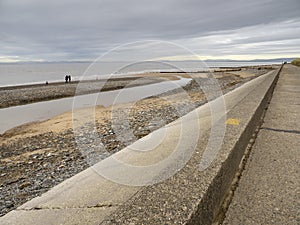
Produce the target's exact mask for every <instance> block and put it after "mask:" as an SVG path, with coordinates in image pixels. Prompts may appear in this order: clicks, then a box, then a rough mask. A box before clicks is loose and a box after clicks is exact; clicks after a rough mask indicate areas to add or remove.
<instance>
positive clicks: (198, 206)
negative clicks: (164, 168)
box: [101, 66, 282, 225]
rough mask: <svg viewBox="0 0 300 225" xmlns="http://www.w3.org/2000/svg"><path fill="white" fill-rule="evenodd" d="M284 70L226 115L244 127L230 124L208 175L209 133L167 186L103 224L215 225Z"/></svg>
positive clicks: (144, 194)
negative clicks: (204, 163)
mask: <svg viewBox="0 0 300 225" xmlns="http://www.w3.org/2000/svg"><path fill="white" fill-rule="evenodd" d="M281 68H282V66H281V67H280V68H279V69H278V71H276V73H274V74H273V75H272V76H269V77H268V79H266V80H264V81H262V82H261V83H260V84H259V85H258V86H257V87H256V88H254V89H253V90H252V91H251V92H250V93H249V94H248V95H247V96H246V97H245V98H243V99H242V100H241V101H239V103H238V104H237V105H235V106H234V107H233V108H232V109H231V110H230V111H229V112H228V113H227V118H228V119H233V120H239V121H240V124H239V125H235V124H228V125H227V128H226V133H225V137H224V140H223V145H222V148H221V149H220V151H219V153H218V157H217V158H216V159H215V160H214V162H213V163H212V164H211V165H210V166H209V167H208V168H207V169H206V170H204V171H201V170H200V169H199V162H200V161H201V160H202V156H203V152H204V151H205V149H206V146H205V145H206V144H207V142H208V139H209V136H210V132H209V131H208V132H205V134H204V135H203V136H202V137H201V139H200V140H199V142H198V145H197V147H196V150H195V154H194V155H193V157H192V158H191V160H190V161H189V162H188V163H187V165H186V166H185V167H184V168H183V169H182V170H181V171H179V172H178V173H177V174H176V175H175V176H173V177H171V178H170V179H168V180H166V181H164V182H162V183H158V184H155V185H152V186H148V187H145V188H143V189H142V190H140V191H139V192H138V193H137V194H136V195H134V196H133V197H132V198H131V199H129V200H128V201H127V202H125V203H124V204H123V205H122V206H121V207H119V208H118V210H117V211H115V212H114V213H113V214H111V215H109V216H108V217H107V219H106V220H105V221H103V222H102V223H101V224H193V225H194V224H201V225H203V224H212V223H213V221H214V219H215V217H216V216H217V215H218V212H219V209H220V205H221V204H222V202H223V200H224V197H225V195H226V193H227V192H228V190H229V188H230V186H231V183H232V180H233V178H234V176H235V173H236V171H237V169H238V167H239V164H240V162H241V159H242V156H243V155H244V152H245V150H246V147H247V145H248V143H249V140H250V139H251V138H252V134H253V133H254V131H255V130H256V129H257V127H258V126H259V124H260V123H261V119H262V115H263V112H264V110H265V108H266V107H267V104H268V102H269V100H270V98H271V97H272V92H273V90H274V87H275V85H276V82H277V80H278V76H279V73H280V71H281ZM229 100H230V99H229ZM220 121H222V120H220ZM227 121H228V120H227ZM216 126H217V124H216Z"/></svg>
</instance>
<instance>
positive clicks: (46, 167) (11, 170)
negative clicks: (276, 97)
mask: <svg viewBox="0 0 300 225" xmlns="http://www.w3.org/2000/svg"><path fill="white" fill-rule="evenodd" d="M269 70H270V68H267V69H264V68H261V69H258V67H256V68H255V67H253V68H248V69H242V70H239V71H237V70H236V71H229V72H224V71H220V72H216V73H215V74H214V75H215V76H216V78H217V79H218V81H219V84H220V87H221V89H222V90H223V92H224V93H226V92H228V91H230V90H232V89H234V88H236V87H237V86H239V85H241V84H243V83H245V82H247V81H249V80H251V79H253V78H255V77H257V76H260V75H262V74H264V73H266V72H268V71H269ZM169 75H170V74H169ZM157 76H158V75H157V74H155V75H154V76H150V80H152V81H153V79H154V80H156V79H157ZM175 77H176V76H175ZM172 79H175V78H174V77H173V78H172ZM205 81H206V78H204V77H203V73H199V74H195V76H194V80H193V81H192V82H191V83H189V84H188V85H186V86H185V87H184V88H183V89H175V90H172V91H168V92H166V93H163V94H159V95H157V96H153V97H148V98H145V99H142V100H139V101H136V102H134V103H133V104H132V103H124V104H118V105H113V106H109V107H104V106H97V107H96V108H95V120H94V121H84V120H83V121H81V122H82V123H79V124H77V125H78V129H76V132H75V133H76V135H74V129H73V125H74V123H73V120H72V116H73V115H72V112H66V113H63V114H61V115H58V116H56V117H54V118H51V119H49V120H47V121H43V122H33V123H30V124H26V125H23V126H20V127H16V128H13V129H11V130H9V131H7V132H6V133H4V134H3V135H0V171H1V173H0V193H1V194H0V215H4V214H6V213H7V212H9V211H11V210H13V209H15V208H16V207H18V206H19V205H21V204H22V203H24V202H26V201H28V200H30V199H32V198H34V197H36V196H38V195H41V194H42V193H44V192H46V191H47V190H49V189H50V188H51V187H53V186H55V185H56V184H58V183H60V182H62V181H63V180H65V179H67V178H69V177H71V176H73V175H75V174H76V173H78V172H80V171H82V170H84V169H86V168H87V167H89V166H90V164H91V163H93V162H89V163H88V162H87V161H86V159H87V158H93V159H94V162H96V161H97V160H100V159H101V158H105V157H107V156H108V155H110V154H112V153H114V152H117V151H119V150H121V149H122V148H124V147H125V146H127V145H129V144H131V143H133V142H134V141H136V140H137V139H139V138H141V137H144V136H145V135H147V134H149V133H150V132H152V131H153V130H156V129H158V128H160V127H162V126H163V125H164V124H167V123H170V122H172V121H173V120H175V119H177V118H179V117H180V116H182V115H184V114H186V113H187V112H189V111H191V110H193V109H194V108H196V107H198V106H200V105H202V104H204V103H205V102H206V98H205V95H204V93H203V92H202V91H201V88H200V87H199V85H198V82H202V83H203V82H205ZM60 85H62V86H65V84H60ZM112 85H113V83H112ZM115 85H116V86H118V85H117V82H116V83H115ZM58 86H59V85H56V86H55V85H54V88H56V87H58ZM59 88H61V87H59ZM39 89H41V88H40V87H39ZM62 89H64V88H61V90H62ZM15 90H17V91H16V92H14V93H17V92H22V91H21V90H20V89H18V88H16V89H15ZM30 90H33V91H32V92H30ZM28 93H29V94H28V96H29V97H28V99H34V95H35V90H34V88H29V89H28ZM57 93H59V91H58V92H57ZM3 95H4V96H5V97H7V98H10V99H8V100H6V102H14V103H15V104H16V102H15V100H11V99H16V96H14V94H3ZM3 95H2V96H3ZM179 109H180V110H179ZM88 112H89V109H88V108H84V109H78V110H77V111H76V113H77V115H79V116H80V115H83V116H84V115H86V113H88ZM124 112H127V114H126V113H124ZM79 122H80V121H79ZM124 122H126V123H127V124H128V125H129V128H130V129H128V127H126V126H124V127H123V128H122V126H121V128H119V130H116V129H115V125H116V124H121V125H122V124H124ZM91 128H95V129H96V132H97V133H98V135H99V137H100V139H101V142H102V144H101V146H102V150H101V152H99V148H97V151H96V150H95V151H93V149H96V148H95V147H97V145H99V143H97V144H96V143H95V142H93V137H92V136H91V134H90V132H89V131H90V129H91ZM120 129H121V130H120ZM122 129H123V130H122ZM122 131H123V133H122ZM128 134H131V135H128ZM121 135H125V136H124V137H123V138H122V137H121ZM78 140H79V141H84V143H85V146H86V149H88V150H89V151H87V152H86V151H84V149H79V148H78V145H77V141H78ZM86 154H89V155H86Z"/></svg>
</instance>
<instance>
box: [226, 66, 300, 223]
mask: <svg viewBox="0 0 300 225" xmlns="http://www.w3.org/2000/svg"><path fill="white" fill-rule="evenodd" d="M299 174H300V67H295V66H292V65H285V66H284V67H283V69H282V71H281V73H280V76H279V80H278V83H277V85H276V87H275V90H274V93H273V97H272V100H271V102H270V105H269V107H268V110H267V112H266V115H265V119H264V123H263V125H262V127H261V129H260V131H259V133H258V136H257V139H256V141H255V144H254V146H253V148H252V151H251V153H250V157H249V159H248V162H247V164H246V169H245V171H244V172H243V173H242V176H241V179H240V181H239V186H238V188H237V189H236V191H235V193H234V197H233V200H232V202H231V205H230V207H229V210H228V211H227V215H226V219H225V221H224V223H223V224H230V225H237V224H243V225H246V224H278V225H279V224H295V225H296V224H300V216H299V215H300V176H299Z"/></svg>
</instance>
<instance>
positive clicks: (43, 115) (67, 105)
mask: <svg viewBox="0 0 300 225" xmlns="http://www.w3.org/2000/svg"><path fill="white" fill-rule="evenodd" d="M190 80H191V79H188V78H181V79H180V80H175V81H163V82H160V83H155V84H149V85H144V86H137V87H131V88H124V89H119V90H114V91H106V92H100V93H96V94H88V95H79V96H75V97H69V98H62V99H57V100H51V101H44V102H37V103H32V104H27V105H21V106H14V107H9V108H3V109H0V118H1V119H0V133H1V134H2V133H4V132H5V131H7V130H9V129H11V128H14V127H16V126H19V125H22V124H25V123H29V122H33V121H43V120H47V119H50V118H52V117H54V116H57V115H59V114H62V113H64V112H67V111H71V110H74V109H79V108H84V107H90V106H95V105H103V106H105V107H107V106H110V105H115V104H119V103H128V102H134V101H138V100H141V99H143V98H147V97H150V96H153V95H158V94H161V93H164V92H167V91H170V90H173V89H176V88H179V87H183V86H185V85H186V84H188V82H189V81H190Z"/></svg>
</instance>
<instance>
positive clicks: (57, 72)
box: [0, 61, 281, 87]
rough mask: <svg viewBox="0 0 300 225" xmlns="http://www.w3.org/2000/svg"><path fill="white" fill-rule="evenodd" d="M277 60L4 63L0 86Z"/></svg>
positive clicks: (272, 62) (260, 63)
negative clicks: (67, 78)
mask: <svg viewBox="0 0 300 225" xmlns="http://www.w3.org/2000/svg"><path fill="white" fill-rule="evenodd" d="M280 63H281V62H278V61H267V62H266V61H211V62H203V61H165V62H152V61H151V62H134V63H130V62H96V63H91V62H59V63H1V64H0V87H4V86H17V85H25V84H38V83H41V84H43V83H46V82H48V83H51V82H64V79H65V76H66V75H71V76H72V80H73V81H74V80H85V79H86V80H91V79H107V78H109V77H111V76H118V77H120V76H121V77H122V76H131V75H132V74H139V73H145V72H161V71H164V72H165V71H168V72H176V71H184V72H195V71H206V70H209V69H211V68H218V67H236V66H251V65H270V64H280Z"/></svg>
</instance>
